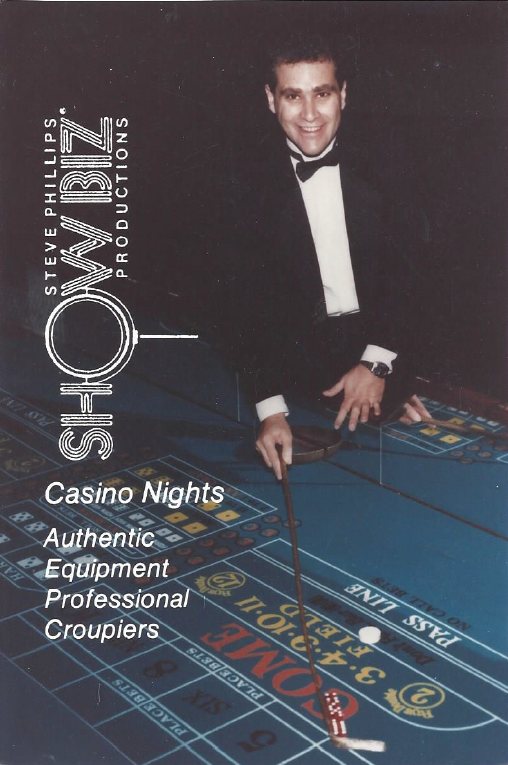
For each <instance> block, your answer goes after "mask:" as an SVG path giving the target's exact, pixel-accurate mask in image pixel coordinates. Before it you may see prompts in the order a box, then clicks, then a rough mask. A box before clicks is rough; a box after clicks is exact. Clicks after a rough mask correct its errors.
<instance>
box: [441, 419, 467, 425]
mask: <svg viewBox="0 0 508 765" xmlns="http://www.w3.org/2000/svg"><path fill="white" fill-rule="evenodd" d="M446 422H453V423H455V425H463V424H464V422H465V420H461V419H460V417H452V418H451V419H450V420H446ZM444 424H446V423H444Z"/></svg>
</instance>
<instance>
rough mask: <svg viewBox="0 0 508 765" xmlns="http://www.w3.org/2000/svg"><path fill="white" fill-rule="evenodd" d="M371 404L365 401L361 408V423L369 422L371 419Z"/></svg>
mask: <svg viewBox="0 0 508 765" xmlns="http://www.w3.org/2000/svg"><path fill="white" fill-rule="evenodd" d="M369 412H370V404H369V402H368V401H364V402H363V404H362V405H361V408H360V422H367V421H368V419H369Z"/></svg>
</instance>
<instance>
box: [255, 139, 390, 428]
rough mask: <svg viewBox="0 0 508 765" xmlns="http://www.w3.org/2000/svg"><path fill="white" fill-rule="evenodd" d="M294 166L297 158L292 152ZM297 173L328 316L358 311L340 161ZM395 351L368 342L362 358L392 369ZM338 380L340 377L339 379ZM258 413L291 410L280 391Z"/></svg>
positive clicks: (262, 415) (261, 415)
mask: <svg viewBox="0 0 508 765" xmlns="http://www.w3.org/2000/svg"><path fill="white" fill-rule="evenodd" d="M287 143H288V146H289V148H290V149H292V150H293V151H295V152H297V153H298V154H300V155H301V152H300V150H299V149H298V147H297V146H295V145H294V144H293V143H292V142H291V141H290V140H289V139H288V140H287ZM334 143H335V138H334V139H333V141H332V142H331V143H330V144H329V145H328V146H327V147H326V149H325V150H324V151H323V152H322V153H321V154H320V155H319V156H318V157H305V155H302V156H303V160H304V162H309V161H312V160H315V159H320V158H321V157H324V156H325V154H327V153H328V152H329V151H331V149H332V148H333V144H334ZM291 162H292V164H293V169H295V168H296V165H297V163H298V160H297V159H295V158H294V157H293V156H292V155H291ZM296 177H297V180H298V183H299V186H300V191H301V192H302V197H303V201H304V204H305V210H306V212H307V217H308V219H309V225H310V230H311V233H312V238H313V240H314V245H315V248H316V254H317V259H318V263H319V270H320V273H321V280H322V282H323V291H324V296H325V302H326V312H327V314H328V316H342V315H345V314H348V313H358V312H359V311H360V306H359V304H358V297H357V294H356V287H355V280H354V275H353V266H352V264H351V255H350V252H349V240H348V236H347V229H346V218H345V214H344V201H343V198H342V186H341V181H340V168H339V165H335V166H331V167H326V166H325V167H320V168H319V170H317V171H316V172H315V173H314V175H312V177H311V178H309V179H308V180H306V181H305V182H304V183H303V182H302V181H301V180H300V179H299V178H298V176H296ZM396 357H397V354H396V353H393V352H392V351H389V350H387V349H386V348H380V347H379V346H377V345H367V347H366V348H365V351H364V352H363V354H362V357H361V358H362V361H380V362H383V364H386V365H387V366H389V367H390V369H391V362H392V361H393V360H394V359H395V358H396ZM337 382H338V380H337ZM256 411H257V415H258V417H259V419H260V420H264V419H266V418H267V417H269V416H270V415H272V414H278V413H280V412H284V413H285V414H286V415H287V414H289V410H288V408H287V406H286V402H285V400H284V396H282V395H277V396H271V397H270V398H267V399H264V400H263V401H260V402H258V403H257V404H256Z"/></svg>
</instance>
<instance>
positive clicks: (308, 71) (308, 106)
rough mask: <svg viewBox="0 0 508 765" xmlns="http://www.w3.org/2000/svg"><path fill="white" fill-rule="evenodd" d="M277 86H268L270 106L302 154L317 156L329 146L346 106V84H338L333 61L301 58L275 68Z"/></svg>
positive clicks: (266, 86) (266, 89) (266, 90)
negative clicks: (302, 59) (273, 89)
mask: <svg viewBox="0 0 508 765" xmlns="http://www.w3.org/2000/svg"><path fill="white" fill-rule="evenodd" d="M275 75H276V77H277V86H276V88H275V93H272V91H271V89H270V86H269V85H265V92H266V96H267V98H268V107H269V109H270V111H272V112H273V113H274V114H275V115H276V116H277V119H278V120H279V123H280V126H281V128H282V129H283V131H284V132H285V134H286V135H287V137H288V138H289V139H290V140H291V141H292V142H293V143H294V144H296V146H298V148H299V149H300V151H301V152H303V154H306V155H307V156H309V157H315V156H317V155H318V154H321V152H322V151H324V149H326V147H327V146H328V144H329V143H330V141H331V140H332V138H333V137H334V136H335V133H336V132H337V130H338V127H339V125H340V117H341V111H342V109H344V107H345V105H346V83H344V85H343V87H342V89H340V87H339V83H338V82H337V77H336V74H335V65H334V63H333V62H332V61H300V62H298V63H297V64H280V65H279V66H278V67H276V69H275Z"/></svg>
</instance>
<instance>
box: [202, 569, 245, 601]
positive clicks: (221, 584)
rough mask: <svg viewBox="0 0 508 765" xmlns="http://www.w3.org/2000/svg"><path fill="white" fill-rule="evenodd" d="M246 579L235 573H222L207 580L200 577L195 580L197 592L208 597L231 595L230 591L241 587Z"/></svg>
mask: <svg viewBox="0 0 508 765" xmlns="http://www.w3.org/2000/svg"><path fill="white" fill-rule="evenodd" d="M246 581H247V579H246V577H245V576H244V575H243V574H239V573H238V572H236V571H222V572H220V573H218V574H213V576H209V577H208V578H206V577H204V576H200V577H198V578H197V579H196V585H197V588H198V590H199V591H200V592H201V593H202V594H205V593H207V594H208V595H225V596H228V595H231V591H232V590H236V589H238V587H243V585H244V584H245V583H246Z"/></svg>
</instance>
